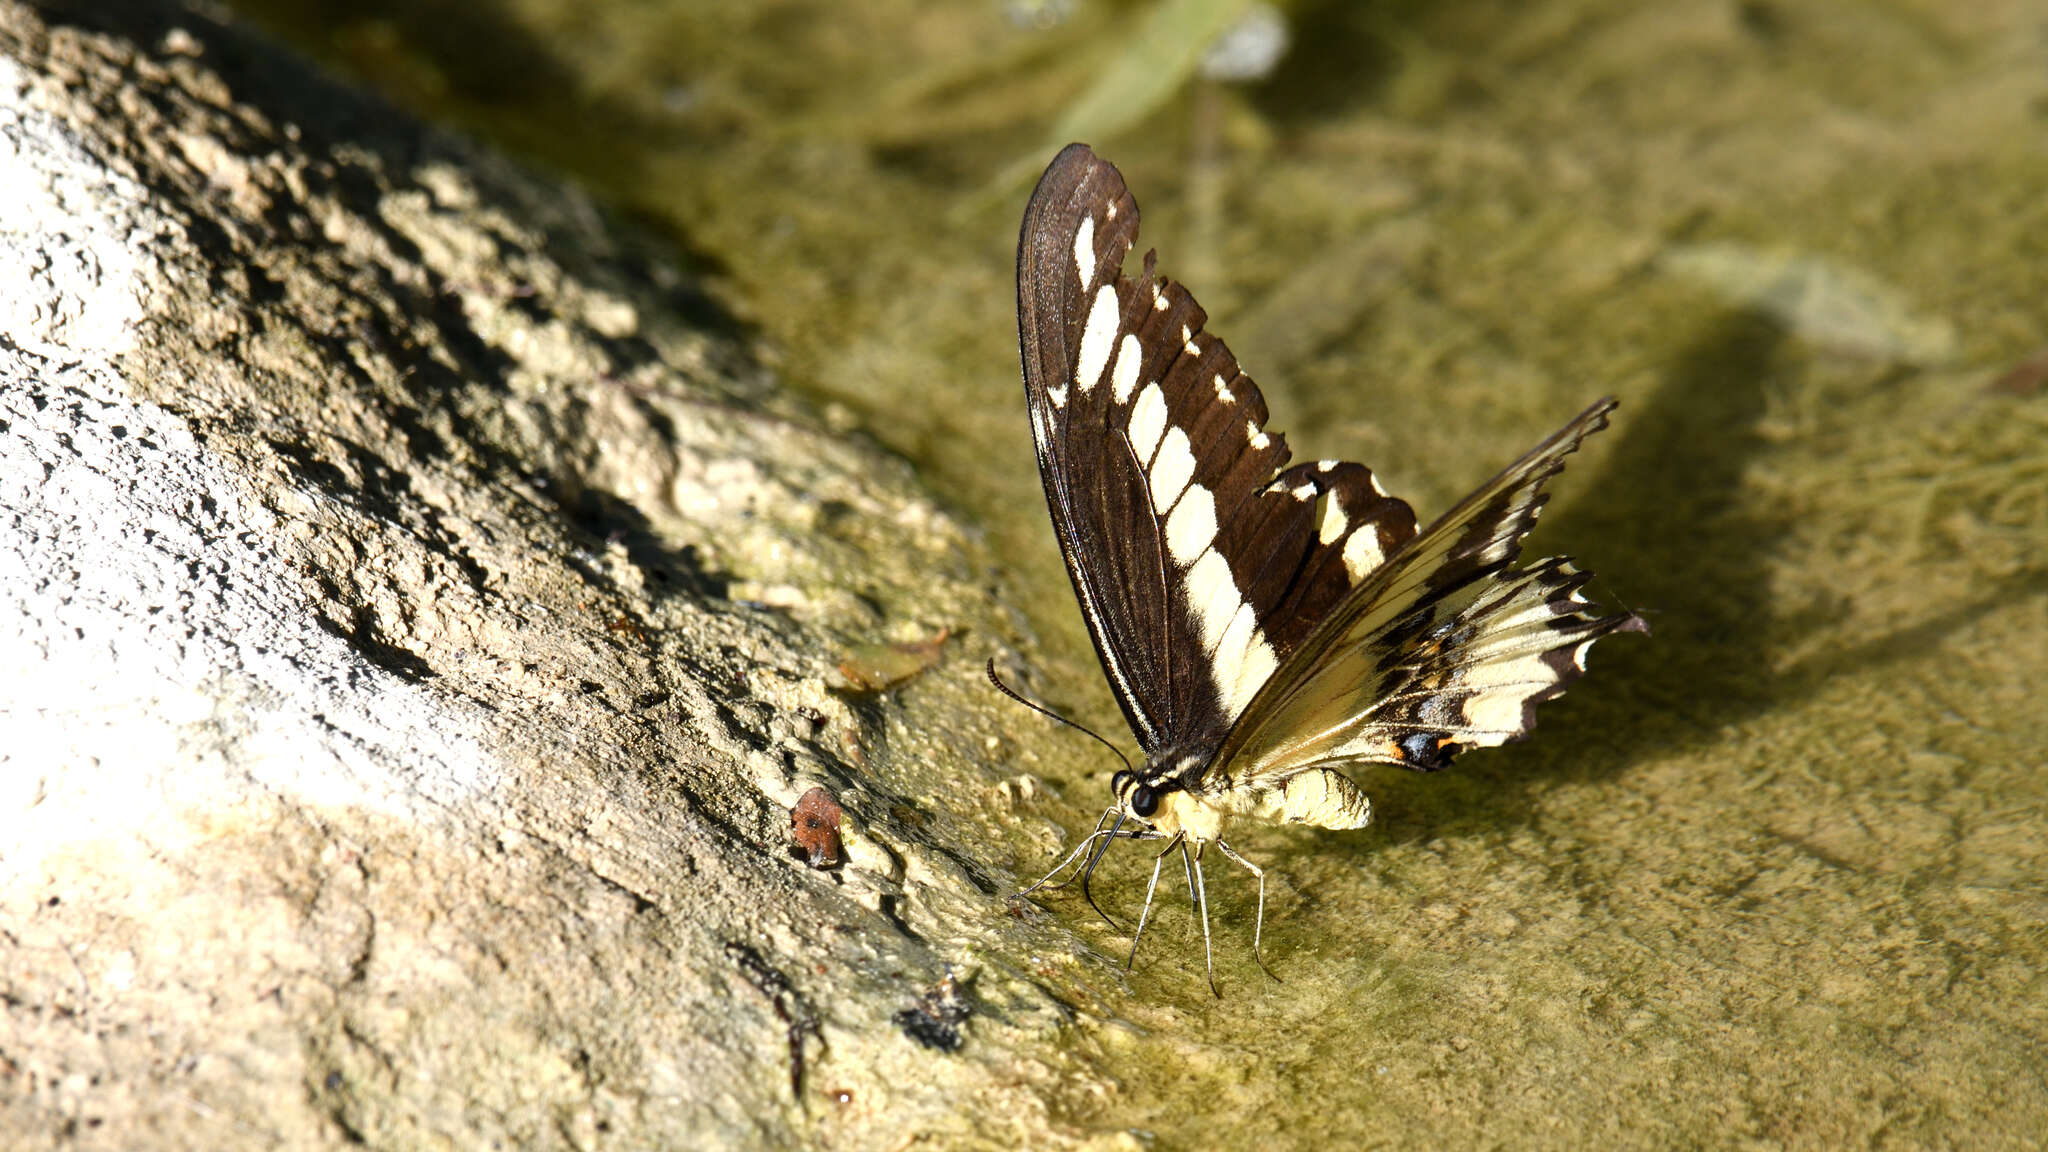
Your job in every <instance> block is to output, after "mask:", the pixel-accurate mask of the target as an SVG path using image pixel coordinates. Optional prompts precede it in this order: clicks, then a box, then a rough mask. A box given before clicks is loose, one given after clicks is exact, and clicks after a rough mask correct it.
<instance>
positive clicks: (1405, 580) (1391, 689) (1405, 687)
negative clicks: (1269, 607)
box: [1213, 400, 1643, 784]
mask: <svg viewBox="0 0 2048 1152" xmlns="http://www.w3.org/2000/svg"><path fill="white" fill-rule="evenodd" d="M1613 407H1614V402H1613V401H1612V400H1603V401H1601V402H1600V403H1598V404H1595V405H1594V406H1593V407H1591V408H1589V409H1587V410H1586V411H1585V412H1583V413H1581V414H1580V415H1579V416H1578V418H1577V419H1575V420H1573V421H1572V422H1571V423H1570V424H1568V425H1566V426H1565V427H1564V428H1563V429H1561V430H1560V431H1559V432H1558V433H1557V434H1556V435H1554V436H1552V437H1551V438H1550V439H1548V440H1546V441H1544V443H1543V444H1541V445H1539V446H1538V447H1537V448H1536V449H1535V450H1534V451H1532V452H1530V453H1529V454H1528V455H1527V456H1524V457H1523V458H1522V459H1521V460H1519V461H1517V462H1516V463H1515V464H1514V465H1512V466H1511V467H1509V468H1508V469H1507V470H1506V471H1504V472H1502V473H1501V474H1500V475H1499V476H1496V477H1495V478H1494V479H1492V480H1491V481H1489V482H1488V483H1487V484H1485V485H1484V486H1482V487H1481V488H1480V489H1479V490H1478V491H1477V492H1474V493H1473V494H1472V495H1470V496H1468V497H1466V498H1465V499H1464V500H1463V501H1462V502H1460V503H1459V505H1458V506H1457V507H1456V508H1454V509H1452V510H1451V511H1450V512H1449V513H1448V514H1446V515H1445V516H1444V517H1443V518H1442V519H1441V520H1438V521H1437V522H1436V523H1434V524H1432V525H1430V527H1429V528H1428V529H1426V530H1424V531H1423V532H1422V534H1421V535H1419V536H1417V537H1416V538H1415V539H1414V540H1413V541H1412V542H1411V543H1410V544H1409V546H1408V547H1407V548H1405V549H1403V550H1402V551H1401V552H1400V553H1398V554H1397V555H1395V556H1394V557H1393V558H1392V559H1391V560H1390V561H1389V562H1388V563H1386V564H1385V565H1383V566H1381V567H1380V568H1379V569H1377V570H1376V571H1374V572H1373V573H1372V574H1371V575H1370V576H1369V577H1368V578H1367V579H1366V580H1365V581H1363V582H1362V583H1361V584H1360V585H1359V586H1358V587H1357V588H1356V589H1355V590H1354V591H1353V592H1352V593H1351V594H1350V595H1349V596H1348V597H1347V598H1346V599H1345V600H1343V601H1342V602H1341V603H1340V604H1339V605H1338V606H1337V607H1336V608H1335V609H1334V610H1333V611H1331V612H1330V613H1329V614H1328V615H1327V616H1326V617H1325V618H1323V619H1322V620H1321V622H1320V623H1319V624H1318V625H1317V627H1316V629H1315V630H1314V632H1313V633H1312V634H1311V635H1310V636H1309V637H1308V638H1307V639H1306V640H1305V641H1304V642H1303V643H1302V644H1300V645H1299V646H1297V647H1296V648H1295V650H1294V651H1293V652H1292V653H1291V655H1290V656H1289V658H1288V660H1287V661H1286V662H1284V663H1283V664H1282V666H1281V667H1280V668H1279V669H1278V670H1277V671H1276V672H1275V673H1274V675H1273V676H1272V677H1271V678H1270V679H1269V680H1268V682H1267V683H1266V685H1265V687H1264V688H1263V689H1262V690H1261V691H1260V693H1259V694H1258V695H1257V696H1256V697H1255V698H1254V699H1253V700H1252V702H1251V704H1250V706H1249V707H1248V708H1247V709H1246V711H1245V713H1244V716H1243V719H1242V720H1241V721H1240V723H1239V724H1238V726H1237V727H1236V729H1235V730H1233V731H1232V733H1231V735H1230V738H1229V740H1228V742H1227V743H1226V744H1225V745H1224V747H1223V748H1222V750H1221V752H1220V753H1219V754H1218V756H1217V757H1216V760H1215V762H1214V764H1213V771H1214V773H1215V776H1216V778H1217V779H1219V780H1221V779H1229V780H1231V781H1233V782H1236V783H1240V784H1245V783H1254V784H1255V783H1258V782H1261V781H1267V782H1271V781H1276V780H1281V779H1284V778H1286V777H1287V776H1289V775H1292V774H1294V773H1297V772H1301V771H1304V770H1306V769H1308V768H1311V767H1315V766H1318V765H1325V766H1327V765H1333V764H1341V763H1350V762H1358V761H1384V762H1389V763H1396V764H1405V765H1407V766H1409V767H1413V768H1421V769H1434V768H1440V767H1443V766H1445V765H1446V764H1448V762H1449V759H1450V753H1451V752H1453V751H1455V750H1456V749H1458V748H1462V747H1475V746H1478V747H1484V746H1491V745H1497V744H1502V743H1505V742H1507V741H1509V740H1513V739H1517V738H1519V737H1520V736H1522V735H1524V734H1526V733H1527V732H1528V731H1529V729H1530V727H1531V726H1532V725H1533V724H1534V723H1535V716H1534V709H1535V706H1536V704H1538V703H1540V702H1542V701H1544V700H1547V699H1550V698H1552V697H1554V696H1556V695H1558V694H1559V693H1560V692H1562V691H1564V689H1565V687H1566V686H1567V685H1568V684H1569V683H1570V682H1571V681H1572V680H1575V679H1577V678H1578V676H1579V675H1580V674H1582V673H1583V672H1584V671H1585V662H1584V656H1585V650H1586V647H1587V646H1588V645H1590V644H1591V643H1592V641H1594V640H1596V639H1598V638H1599V637H1601V636H1605V635H1607V634H1609V633H1611V632H1615V631H1618V630H1625V629H1632V630H1641V629H1642V627H1643V625H1642V621H1641V620H1640V619H1639V618H1637V617H1635V616H1633V615H1630V614H1617V615H1609V616H1595V615H1591V614H1589V613H1587V612H1585V611H1583V610H1582V609H1583V608H1584V607H1585V601H1584V600H1583V599H1582V598H1580V597H1579V595H1578V588H1579V586H1580V585H1581V584H1583V583H1584V582H1585V581H1586V579H1587V575H1586V574H1585V573H1581V572H1578V571H1576V570H1574V569H1573V568H1572V567H1571V565H1570V564H1569V563H1568V562H1566V561H1565V560H1562V559H1550V560H1545V561H1542V562H1539V563H1537V564H1535V565H1532V566H1530V567H1528V568H1525V569H1514V568H1512V567H1511V565H1512V564H1513V563H1514V561H1515V558H1516V557H1517V556H1518V555H1519V554H1520V551H1521V538H1522V537H1523V535H1525V534H1526V533H1527V532H1528V531H1529V529H1530V527H1532V526H1533V525H1534V523H1535V520H1536V516H1537V513H1538V512H1539V511H1540V510H1541V508H1542V506H1543V503H1544V501H1545V500H1546V499H1547V496H1546V495H1545V494H1544V492H1543V483H1544V481H1546V480H1547V479H1549V478H1550V477H1551V476H1553V475H1555V474H1556V473H1557V471H1558V470H1559V469H1561V468H1562V467H1563V466H1564V458H1565V457H1566V456H1567V455H1569V454H1570V453H1571V452H1572V451H1574V450H1575V449H1577V447H1578V446H1579V443H1580V442H1581V441H1582V440H1584V439H1585V437H1586V436H1588V435H1590V434H1591V433H1593V432H1595V431H1598V430H1599V429H1601V428H1603V427H1605V426H1606V422H1607V412H1608V411H1609V410H1611V409H1612V408H1613Z"/></svg>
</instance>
